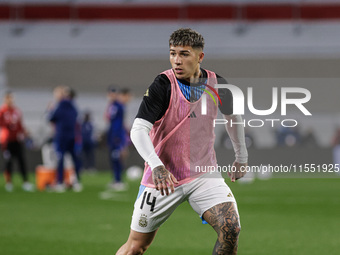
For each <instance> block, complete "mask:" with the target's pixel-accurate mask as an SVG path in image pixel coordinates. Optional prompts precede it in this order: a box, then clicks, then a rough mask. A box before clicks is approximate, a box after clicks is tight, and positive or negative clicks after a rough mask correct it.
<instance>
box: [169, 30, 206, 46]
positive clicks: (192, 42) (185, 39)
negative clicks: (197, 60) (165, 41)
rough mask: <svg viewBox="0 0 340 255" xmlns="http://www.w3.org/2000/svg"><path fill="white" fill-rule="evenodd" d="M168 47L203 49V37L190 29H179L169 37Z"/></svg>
mask: <svg viewBox="0 0 340 255" xmlns="http://www.w3.org/2000/svg"><path fill="white" fill-rule="evenodd" d="M170 46H191V47H192V48H200V49H202V50H203V48H204V38H203V36H202V35H201V34H200V33H198V32H196V31H195V30H193V29H191V28H180V29H177V30H176V31H174V32H173V33H172V34H171V35H170V39H169V47H170Z"/></svg>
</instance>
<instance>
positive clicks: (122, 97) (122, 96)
mask: <svg viewBox="0 0 340 255" xmlns="http://www.w3.org/2000/svg"><path fill="white" fill-rule="evenodd" d="M131 98H132V95H131V91H130V89H128V88H122V89H121V90H120V91H119V94H118V100H119V102H120V103H121V104H122V105H123V110H124V120H123V125H124V130H125V144H124V147H123V149H122V153H121V160H122V162H123V163H124V162H125V161H126V160H127V158H128V156H129V145H131V144H132V142H131V139H130V129H131V127H127V126H126V125H125V118H126V114H125V112H126V106H127V104H128V103H129V102H130V101H131Z"/></svg>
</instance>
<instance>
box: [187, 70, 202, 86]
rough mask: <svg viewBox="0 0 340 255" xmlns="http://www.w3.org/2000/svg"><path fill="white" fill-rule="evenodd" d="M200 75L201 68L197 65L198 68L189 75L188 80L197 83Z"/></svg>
mask: <svg viewBox="0 0 340 255" xmlns="http://www.w3.org/2000/svg"><path fill="white" fill-rule="evenodd" d="M201 75H202V72H201V68H200V66H198V69H197V70H196V71H195V73H194V74H193V75H192V76H191V77H190V79H189V82H190V83H197V82H198V81H199V78H200V77H201Z"/></svg>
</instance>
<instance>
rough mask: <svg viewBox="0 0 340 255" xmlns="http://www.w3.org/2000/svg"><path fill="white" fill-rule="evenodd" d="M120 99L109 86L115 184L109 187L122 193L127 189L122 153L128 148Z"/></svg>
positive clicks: (108, 95)
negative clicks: (123, 178)
mask: <svg viewBox="0 0 340 255" xmlns="http://www.w3.org/2000/svg"><path fill="white" fill-rule="evenodd" d="M119 97H120V95H119V94H118V91H117V88H116V87H115V86H112V85H111V86H109V88H108V93H107V98H108V101H109V105H108V107H107V110H106V120H107V121H108V123H109V128H108V131H107V143H108V146H109V156H110V163H111V168H112V173H113V182H112V183H110V184H109V187H110V188H112V189H114V190H117V191H122V190H125V189H126V188H127V187H126V184H124V183H123V181H122V171H123V164H122V151H123V149H124V148H125V146H126V131H125V128H124V105H123V104H122V102H121V101H120V100H119Z"/></svg>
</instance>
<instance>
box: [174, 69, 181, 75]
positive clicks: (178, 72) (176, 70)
mask: <svg viewBox="0 0 340 255" xmlns="http://www.w3.org/2000/svg"><path fill="white" fill-rule="evenodd" d="M175 73H176V74H183V69H181V68H175Z"/></svg>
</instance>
